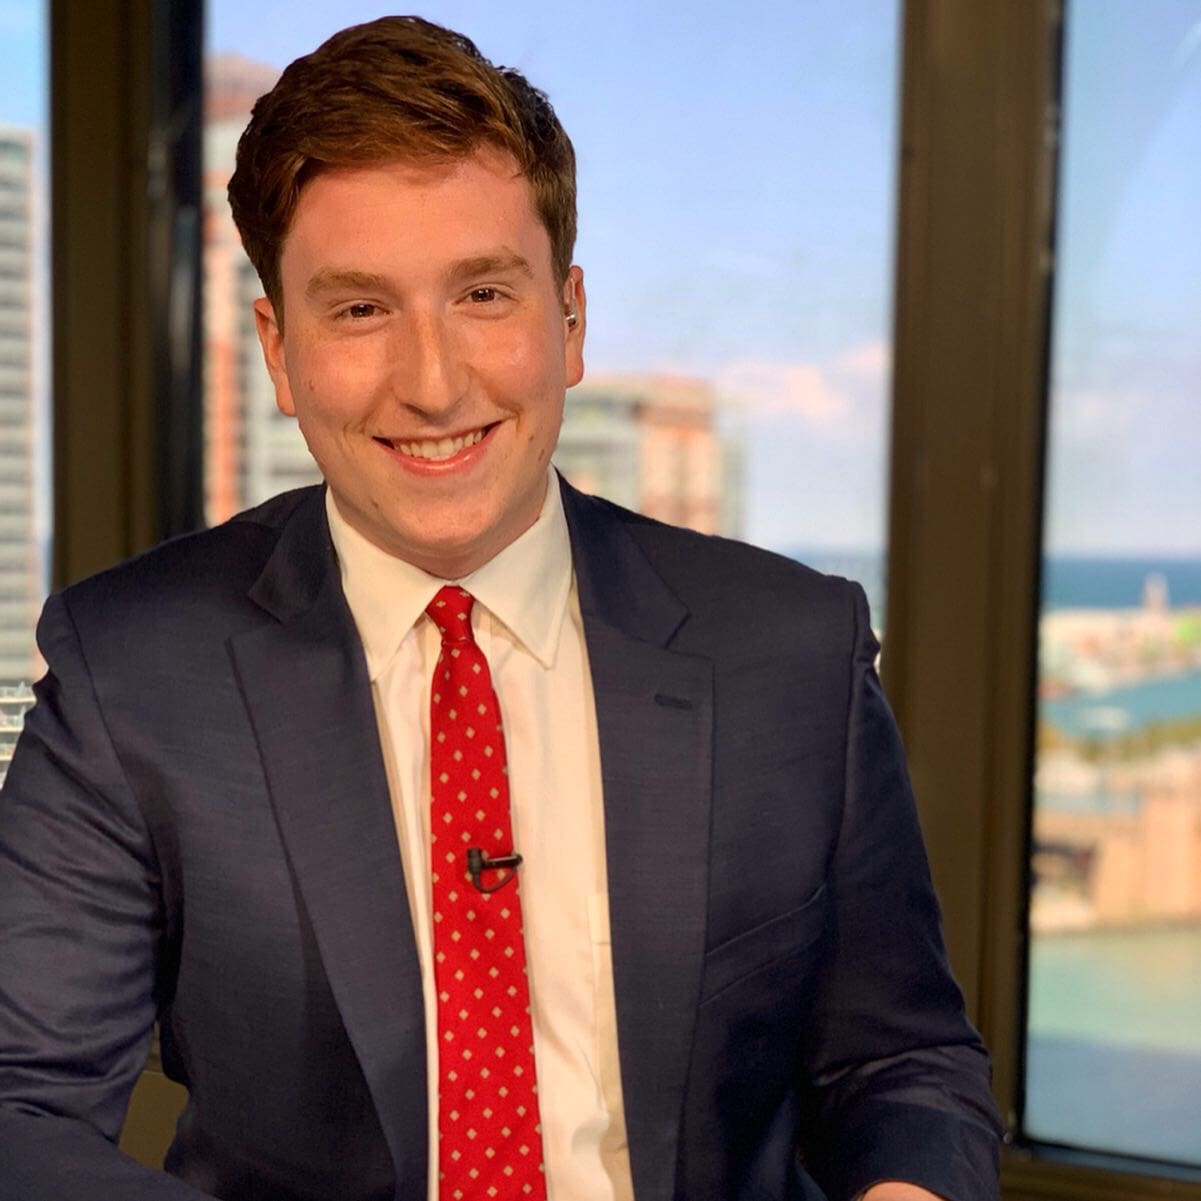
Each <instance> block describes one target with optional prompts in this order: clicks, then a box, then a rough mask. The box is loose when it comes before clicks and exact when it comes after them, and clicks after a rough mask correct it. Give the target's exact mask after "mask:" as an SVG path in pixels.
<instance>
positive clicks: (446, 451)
mask: <svg viewBox="0 0 1201 1201" xmlns="http://www.w3.org/2000/svg"><path fill="white" fill-rule="evenodd" d="M491 429H492V426H491V425H485V426H481V427H480V428H479V429H477V430H472V431H471V432H470V433H466V434H456V435H455V436H454V437H453V438H423V439H421V440H420V441H417V442H409V441H405V440H403V439H401V438H379V437H377V438H376V441H377V442H382V443H383V444H384V445H385V446H390V447H391V448H392V449H393V450H395V451H398V452H399V453H400V454H402V455H406V456H407V457H408V458H411V459H431V460H434V461H437V460H439V459H449V458H452V457H453V456H454V455H457V454H458V453H459V451H461V450H464V449H465V448H466V447H468V446H475V445H476V444H477V443H479V442H481V441H483V439H484V437H485V436H486V435H487V434H488V433H489V431H490V430H491Z"/></svg>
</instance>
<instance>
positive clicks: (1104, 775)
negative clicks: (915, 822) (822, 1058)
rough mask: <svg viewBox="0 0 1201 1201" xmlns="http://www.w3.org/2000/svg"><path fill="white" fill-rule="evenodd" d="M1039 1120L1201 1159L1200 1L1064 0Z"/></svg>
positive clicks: (1033, 1091) (1093, 1144)
mask: <svg viewBox="0 0 1201 1201" xmlns="http://www.w3.org/2000/svg"><path fill="white" fill-rule="evenodd" d="M1061 162H1062V165H1061V185H1060V236H1059V250H1058V255H1057V258H1058V268H1057V278H1056V295H1055V307H1054V337H1053V345H1052V367H1051V393H1050V405H1051V410H1050V427H1049V428H1050V434H1049V437H1050V443H1049V463H1048V490H1047V496H1046V523H1045V531H1044V539H1045V551H1044V554H1045V558H1044V562H1043V588H1042V615H1041V620H1040V636H1039V685H1038V691H1039V700H1038V727H1037V760H1036V769H1035V809H1034V818H1033V843H1032V848H1033V862H1032V865H1031V868H1032V894H1031V898H1030V936H1031V942H1030V958H1029V993H1028V1011H1029V1014H1028V1029H1027V1041H1026V1054H1025V1064H1026V1095H1025V1117H1024V1132H1025V1134H1026V1135H1027V1137H1029V1138H1031V1139H1034V1140H1037V1141H1041V1142H1046V1143H1053V1144H1062V1145H1066V1146H1069V1147H1073V1148H1082V1149H1089V1150H1101V1151H1109V1152H1118V1153H1123V1154H1126V1155H1131V1156H1139V1157H1146V1158H1149V1159H1155V1160H1161V1161H1168V1162H1177V1163H1180V1164H1188V1165H1193V1166H1201V1142H1199V1141H1198V1133H1197V1132H1198V1120H1199V1119H1201V1103H1199V1101H1198V1098H1201V407H1199V399H1201V398H1199V395H1198V384H1199V381H1201V238H1199V237H1198V234H1197V214H1198V213H1201V2H1198V0H1187V2H1182V3H1175V4H1145V3H1138V2H1136V0H1110V2H1107V3H1105V4H1091V3H1088V4H1085V3H1082V4H1076V5H1074V6H1072V8H1071V9H1070V10H1069V11H1068V14H1067V37H1066V43H1065V89H1064V144H1063V155H1062V160H1061Z"/></svg>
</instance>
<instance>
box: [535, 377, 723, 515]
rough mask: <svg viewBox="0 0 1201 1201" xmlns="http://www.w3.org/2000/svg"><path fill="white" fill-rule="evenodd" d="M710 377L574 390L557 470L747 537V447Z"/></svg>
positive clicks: (616, 496)
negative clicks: (725, 417) (729, 425)
mask: <svg viewBox="0 0 1201 1201" xmlns="http://www.w3.org/2000/svg"><path fill="white" fill-rule="evenodd" d="M719 418H720V411H719V403H718V397H717V393H716V391H715V390H714V388H713V386H712V384H709V383H708V382H706V381H705V380H699V379H690V378H687V377H682V376H674V375H608V376H599V377H596V378H585V380H584V382H583V383H581V384H579V385H577V386H576V387H575V388H572V389H571V391H570V392H568V393H567V413H566V417H565V419H564V422H563V434H562V436H561V437H560V439H559V447H558V449H557V450H556V451H555V465H556V466H557V467H558V468H559V470H560V471H562V472H563V474H564V475H565V476H566V477H567V478H568V479H569V480H570V481H571V482H572V483H573V484H575V485H576V487H578V488H580V489H582V490H583V491H585V492H592V493H595V494H597V495H599V496H604V497H607V498H608V499H609V500H612V501H616V502H617V503H618V504H621V505H625V506H626V507H627V508H630V509H637V510H638V511H639V512H641V513H645V514H646V515H647V516H648V517H655V518H658V519H659V520H660V521H669V522H672V523H673V524H675V525H686V526H690V527H691V528H692V529H694V530H700V531H701V532H702V533H706V534H725V535H726V536H728V537H735V538H736V537H738V536H739V535H740V534H741V532H742V446H741V443H740V441H739V440H738V439H737V437H735V436H734V435H733V434H732V433H731V432H729V431H727V430H723V429H722V428H721V424H720V420H719Z"/></svg>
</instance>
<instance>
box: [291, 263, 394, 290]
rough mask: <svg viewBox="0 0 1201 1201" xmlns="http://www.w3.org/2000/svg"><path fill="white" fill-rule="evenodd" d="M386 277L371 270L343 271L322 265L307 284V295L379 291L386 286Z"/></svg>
mask: <svg viewBox="0 0 1201 1201" xmlns="http://www.w3.org/2000/svg"><path fill="white" fill-rule="evenodd" d="M386 286H387V285H386V283H385V280H384V277H383V276H382V275H376V274H374V273H373V272H371V271H341V270H338V269H337V268H334V267H321V268H320V269H319V270H317V271H314V272H313V275H312V277H311V278H310V279H309V282H308V283H307V284H305V288H304V294H305V295H306V296H321V295H323V294H324V293H326V292H379V291H382V290H383V289H384V288H385V287H386Z"/></svg>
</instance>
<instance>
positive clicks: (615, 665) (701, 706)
mask: <svg viewBox="0 0 1201 1201" xmlns="http://www.w3.org/2000/svg"><path fill="white" fill-rule="evenodd" d="M563 501H564V508H565V510H566V512H567V518H568V525H569V528H570V530H571V539H572V556H573V561H574V564H575V570H576V579H577V585H578V589H579V596H580V608H581V611H582V613H583V617H584V631H585V638H586V641H587V645H588V656H589V663H590V667H591V671H592V684H593V690H594V692H595V696H596V716H597V729H598V734H599V740H600V759H601V774H602V778H603V786H604V805H605V844H606V857H607V862H608V881H609V917H610V926H611V931H612V946H613V974H614V988H615V993H616V1002H617V1027H618V1044H619V1050H620V1054H621V1080H622V1093H623V1102H624V1107H625V1119H626V1127H627V1132H628V1135H629V1142H630V1161H631V1168H632V1172H633V1178H634V1192H635V1194H636V1196H638V1197H639V1198H640V1201H642V1199H646V1201H667V1199H668V1198H670V1197H671V1196H672V1195H673V1191H674V1185H675V1168H676V1162H677V1157H678V1148H679V1138H680V1120H681V1114H682V1111H683V1094H684V1087H685V1083H686V1077H687V1072H688V1064H689V1055H690V1049H691V1043H692V1033H693V1025H694V1022H695V1018H696V1000H697V996H698V994H699V990H700V978H701V966H702V960H703V956H704V945H705V916H706V902H707V896H708V870H709V808H710V801H711V795H710V793H711V766H712V749H713V748H712V729H713V667H712V663H711V661H710V660H708V659H705V658H702V657H699V656H695V655H686V654H681V653H678V652H675V651H672V650H671V649H669V644H670V642H671V640H672V638H673V636H674V635H675V633H676V631H677V630H678V629H679V628H680V626H681V625H682V624H683V623H684V622H685V621H686V620H687V610H686V609H685V607H684V606H683V605H682V604H681V602H680V601H679V600H678V599H677V598H676V597H675V596H674V595H673V594H672V593H671V592H670V590H669V589H668V588H667V587H666V585H665V584H664V583H663V581H662V579H661V578H660V577H659V576H658V575H657V574H656V572H655V571H654V570H653V568H652V567H651V566H650V564H649V562H648V561H647V559H646V557H645V556H644V554H643V553H642V551H641V550H640V549H639V548H638V546H637V545H636V544H635V543H634V541H633V539H632V538H631V537H630V535H629V533H628V532H627V530H626V529H625V527H624V525H623V523H622V522H620V521H618V520H617V519H616V518H614V517H613V516H612V515H611V512H610V510H608V508H607V507H605V506H604V505H603V503H601V502H597V501H594V500H591V499H590V498H587V497H584V496H581V495H580V494H579V493H577V492H575V491H574V490H573V489H571V488H570V487H569V486H567V485H566V484H564V485H563Z"/></svg>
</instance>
